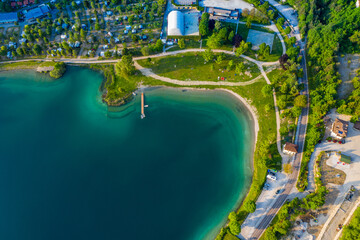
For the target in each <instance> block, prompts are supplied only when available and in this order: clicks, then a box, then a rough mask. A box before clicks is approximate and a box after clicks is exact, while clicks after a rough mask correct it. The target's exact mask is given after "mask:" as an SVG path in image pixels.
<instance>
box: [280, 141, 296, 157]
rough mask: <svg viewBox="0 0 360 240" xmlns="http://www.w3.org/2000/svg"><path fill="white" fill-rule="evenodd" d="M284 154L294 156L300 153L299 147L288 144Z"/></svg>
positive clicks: (285, 146)
mask: <svg viewBox="0 0 360 240" xmlns="http://www.w3.org/2000/svg"><path fill="white" fill-rule="evenodd" d="M283 152H284V153H286V154H289V155H294V154H296V153H298V146H297V145H296V144H293V143H289V142H287V143H285V145H284V150H283Z"/></svg>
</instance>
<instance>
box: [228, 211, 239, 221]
mask: <svg viewBox="0 0 360 240" xmlns="http://www.w3.org/2000/svg"><path fill="white" fill-rule="evenodd" d="M237 218H238V216H237V214H236V213H235V212H231V213H230V214H229V216H228V219H229V220H230V221H237Z"/></svg>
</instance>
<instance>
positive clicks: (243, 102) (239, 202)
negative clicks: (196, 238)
mask: <svg viewBox="0 0 360 240" xmlns="http://www.w3.org/2000/svg"><path fill="white" fill-rule="evenodd" d="M154 87H155V88H157V87H160V88H165V89H169V88H170V89H176V90H180V91H181V90H189V91H193V92H196V91H213V92H222V93H226V94H227V95H229V96H230V97H231V98H234V99H235V100H236V101H237V103H240V104H241V105H243V106H244V109H246V110H247V111H248V112H249V116H251V118H252V119H250V120H251V125H252V130H253V131H252V132H253V134H254V142H253V144H252V145H251V148H252V149H251V150H250V152H251V155H250V158H249V160H248V162H249V164H250V166H251V169H252V170H253V171H252V177H253V174H254V168H255V166H254V155H255V150H256V143H257V139H258V132H259V130H260V127H259V119H258V115H257V109H256V108H255V107H253V106H252V105H251V104H250V103H249V102H248V100H247V99H245V98H243V97H242V96H240V95H239V94H238V93H236V92H234V91H232V90H229V89H224V88H216V89H208V88H194V87H187V86H185V87H184V86H179V87H169V86H148V85H142V86H140V87H139V88H138V90H139V89H146V88H154ZM138 90H136V91H138ZM239 160H240V159H239ZM252 177H251V180H250V181H249V185H248V186H247V188H246V190H245V191H244V196H243V197H242V198H241V199H240V195H239V196H238V200H237V202H236V203H235V205H234V206H233V209H234V210H237V209H239V208H240V207H241V205H242V203H243V201H244V199H246V197H247V195H248V193H249V191H250V189H251V186H252V184H253V178H252ZM225 219H226V220H225V222H224V223H223V222H222V221H224V220H222V221H221V222H219V223H218V224H217V225H216V226H215V227H213V228H212V230H210V231H208V232H207V233H206V234H205V235H204V238H203V239H213V238H215V237H216V236H217V235H218V233H219V230H220V229H221V228H222V227H225V226H226V225H227V216H226V218H225Z"/></svg>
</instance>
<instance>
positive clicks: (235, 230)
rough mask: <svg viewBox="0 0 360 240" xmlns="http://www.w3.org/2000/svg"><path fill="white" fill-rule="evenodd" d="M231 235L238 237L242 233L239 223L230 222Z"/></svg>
mask: <svg viewBox="0 0 360 240" xmlns="http://www.w3.org/2000/svg"><path fill="white" fill-rule="evenodd" d="M229 230H230V233H231V234H232V235H234V236H236V235H238V234H239V233H240V232H241V225H240V223H239V222H238V221H230V223H229Z"/></svg>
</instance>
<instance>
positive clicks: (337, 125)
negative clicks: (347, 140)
mask: <svg viewBox="0 0 360 240" xmlns="http://www.w3.org/2000/svg"><path fill="white" fill-rule="evenodd" d="M348 127H349V123H348V122H346V121H343V120H340V119H338V118H336V119H335V122H334V124H333V126H332V129H331V131H332V132H333V133H335V134H336V135H337V136H338V137H342V138H343V137H346V136H347V132H348Z"/></svg>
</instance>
